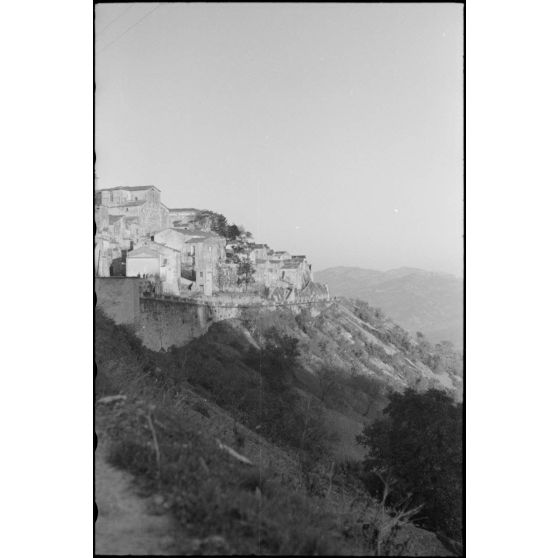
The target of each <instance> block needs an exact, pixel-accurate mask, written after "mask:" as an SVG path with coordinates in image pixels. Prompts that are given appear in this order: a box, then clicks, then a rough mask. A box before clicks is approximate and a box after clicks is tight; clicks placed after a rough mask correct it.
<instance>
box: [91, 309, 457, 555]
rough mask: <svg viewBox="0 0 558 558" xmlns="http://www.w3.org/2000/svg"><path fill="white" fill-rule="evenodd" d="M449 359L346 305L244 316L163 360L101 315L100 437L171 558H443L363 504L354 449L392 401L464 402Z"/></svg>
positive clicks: (439, 549)
mask: <svg viewBox="0 0 558 558" xmlns="http://www.w3.org/2000/svg"><path fill="white" fill-rule="evenodd" d="M446 351H447V348H446ZM442 357H443V358H442ZM454 357H455V355H454V356H453V357H452V355H451V354H450V353H449V352H446V353H445V354H444V355H440V354H438V353H437V352H436V350H435V349H434V348H433V347H432V346H430V345H429V344H428V343H426V342H425V341H422V342H421V343H418V342H417V341H414V340H413V339H412V338H411V337H410V336H409V334H408V333H406V332H405V331H403V330H402V329H401V328H399V327H398V326H396V325H395V324H393V323H392V322H390V321H389V320H387V319H386V318H384V317H382V316H380V315H377V314H376V313H375V311H374V309H372V308H370V307H369V306H367V305H365V304H362V303H355V302H353V301H350V300H339V301H337V302H334V303H329V304H327V303H324V304H321V305H315V307H313V310H312V311H308V310H306V311H303V312H301V313H299V314H294V313H292V312H290V311H287V310H284V311H283V310H281V311H274V312H262V311H259V312H255V311H248V310H247V311H246V312H245V313H244V315H243V316H242V318H241V319H235V320H225V321H221V322H217V323H215V324H213V325H212V326H211V327H210V328H209V330H208V332H207V333H206V334H205V335H203V336H201V337H199V338H197V339H194V340H193V341H191V342H190V343H189V344H188V345H186V346H184V347H175V348H172V349H171V350H169V351H166V352H153V351H150V350H148V349H146V348H145V347H143V346H142V345H141V343H140V341H139V339H138V338H137V337H135V335H134V333H133V331H132V330H131V329H130V328H128V327H123V326H116V325H115V324H114V323H113V322H111V321H110V320H109V319H107V318H106V317H105V316H104V315H103V314H102V313H100V312H97V315H96V357H95V358H96V364H97V371H98V376H97V380H96V397H97V401H98V404H97V405H96V430H97V433H98V435H99V438H100V439H101V441H102V442H103V443H105V444H106V447H108V450H107V455H108V457H107V459H108V461H109V463H110V464H111V465H112V466H116V467H118V468H121V469H124V470H126V471H128V472H130V473H132V474H133V475H134V477H135V478H136V479H137V481H138V483H139V485H138V486H140V487H141V489H142V491H143V493H144V494H148V495H149V494H151V495H152V497H153V498H155V499H156V500H157V501H158V502H159V504H158V505H159V507H161V506H162V508H163V510H164V511H165V513H169V514H171V517H172V518H173V527H172V533H171V535H170V536H171V538H172V541H173V544H174V545H175V546H176V548H177V549H178V551H179V552H181V553H190V554H191V553H201V554H212V553H213V554H214V553H224V554H231V553H232V554H234V553H247V554H251V553H257V554H260V553H269V554H290V553H293V554H353V555H355V554H356V555H362V554H367V555H370V554H372V555H374V554H382V555H410V556H424V555H439V556H442V555H449V554H450V552H449V551H448V550H446V548H444V546H443V545H442V544H441V543H440V541H439V540H438V538H437V537H436V536H435V535H434V534H432V533H430V532H428V531H426V530H423V529H420V528H419V526H417V525H413V524H412V523H411V522H409V520H408V519H406V518H405V517H404V516H401V515H400V514H398V512H397V510H395V509H392V508H389V507H386V506H385V505H383V504H381V503H380V502H379V501H377V500H375V499H374V498H372V497H371V496H370V495H369V494H368V493H367V490H366V488H365V487H364V485H363V481H362V479H361V478H360V476H359V475H360V473H359V472H358V471H359V470H360V466H359V465H358V464H359V463H360V461H361V460H362V457H363V451H362V448H361V447H360V446H358V444H357V443H356V441H355V436H356V435H357V434H359V433H360V432H361V431H362V428H363V426H364V425H365V424H366V423H368V422H370V421H372V420H374V419H375V418H377V417H379V416H380V415H381V412H382V409H383V408H384V407H385V405H386V401H387V396H388V394H389V393H390V392H391V391H392V390H397V391H401V390H402V389H403V388H405V387H409V386H411V387H414V388H416V389H419V390H423V389H426V388H428V387H432V386H436V387H438V388H439V389H442V390H445V391H447V392H449V393H451V394H453V395H454V396H455V397H456V398H457V399H459V398H460V391H461V377H460V375H461V370H460V368H459V364H458V363H459V361H458V359H457V358H454ZM115 394H118V395H122V396H123V398H121V399H120V400H119V401H117V402H115V403H110V404H107V403H103V401H104V399H103V398H104V397H106V396H112V395H115ZM109 401H110V400H109ZM418 525H420V521H419V522H418Z"/></svg>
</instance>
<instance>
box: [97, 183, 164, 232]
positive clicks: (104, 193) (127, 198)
mask: <svg viewBox="0 0 558 558" xmlns="http://www.w3.org/2000/svg"><path fill="white" fill-rule="evenodd" d="M95 208H96V214H97V213H99V216H100V218H101V217H102V215H103V213H104V212H105V210H104V209H101V208H106V212H107V213H108V215H109V216H110V215H113V216H119V215H122V216H125V217H137V218H138V224H139V227H140V230H141V234H150V233H152V232H154V231H158V230H161V229H164V228H165V227H168V225H169V209H168V207H166V206H165V205H164V204H163V203H161V191H160V190H159V189H158V188H156V187H155V186H117V187H115V188H107V189H105V190H98V191H97V192H95Z"/></svg>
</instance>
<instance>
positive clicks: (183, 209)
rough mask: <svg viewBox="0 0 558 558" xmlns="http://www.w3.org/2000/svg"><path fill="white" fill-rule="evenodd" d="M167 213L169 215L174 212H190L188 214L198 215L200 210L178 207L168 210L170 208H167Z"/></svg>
mask: <svg viewBox="0 0 558 558" xmlns="http://www.w3.org/2000/svg"><path fill="white" fill-rule="evenodd" d="M169 211H170V212H171V213H175V212H176V213H178V212H180V213H183V212H184V211H190V212H192V213H193V212H196V213H198V212H199V211H200V210H199V209H195V208H194V207H178V208H170V207H169Z"/></svg>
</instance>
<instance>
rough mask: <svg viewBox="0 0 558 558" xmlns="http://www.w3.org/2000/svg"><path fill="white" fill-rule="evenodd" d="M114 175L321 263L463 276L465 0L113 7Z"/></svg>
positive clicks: (101, 68)
mask: <svg viewBox="0 0 558 558" xmlns="http://www.w3.org/2000/svg"><path fill="white" fill-rule="evenodd" d="M95 25H96V39H95V40H96V64H95V84H96V95H95V119H96V120H95V152H96V173H97V176H98V187H99V188H109V187H113V186H120V185H147V184H153V185H155V186H157V187H158V188H159V189H160V190H161V191H162V194H161V196H162V201H163V203H165V204H166V205H167V206H168V207H170V208H173V207H196V208H200V209H211V210H213V211H217V212H219V213H223V214H224V215H225V216H226V217H227V218H228V220H229V222H231V223H236V224H239V225H244V226H245V227H246V228H247V229H248V230H250V231H251V232H252V233H253V234H254V236H255V238H256V240H257V241H258V242H265V243H267V244H268V245H269V246H270V247H271V248H273V249H275V250H287V251H288V252H290V253H292V254H306V255H307V256H308V259H309V260H310V262H311V263H312V264H313V269H314V270H319V269H325V268H327V267H334V266H356V267H363V268H368V269H377V270H387V269H393V268H397V267H403V266H405V267H406V266H410V267H419V268H422V269H426V270H431V271H441V272H447V273H452V274H454V275H458V276H462V274H463V269H462V268H463V193H464V186H463V184H464V178H463V172H464V171H463V169H464V165H463V13H462V6H461V5H460V4H450V3H447V4H242V3H238V4H230V3H223V4H202V3H200V4H197V3H195V4H156V3H152V4H151V3H149V4H105V5H103V4H101V5H96V7H95Z"/></svg>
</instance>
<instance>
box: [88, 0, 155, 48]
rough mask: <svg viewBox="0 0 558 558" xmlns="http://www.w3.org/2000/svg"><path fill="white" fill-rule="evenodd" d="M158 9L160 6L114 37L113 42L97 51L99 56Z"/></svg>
mask: <svg viewBox="0 0 558 558" xmlns="http://www.w3.org/2000/svg"><path fill="white" fill-rule="evenodd" d="M160 7H161V4H157V5H156V6H155V7H154V8H153V9H152V10H150V11H149V12H147V13H146V14H145V15H144V16H143V17H142V18H140V19H139V20H138V21H136V23H134V24H133V25H130V27H128V28H127V29H126V31H124V33H121V34H120V35H118V37H116V39H114V40H113V41H111V42H110V43H108V44H107V45H105V46H104V48H102V49H101V50H100V51H99V54H101V52H103V51H105V50H107V48H109V47H110V46H111V45H113V44H114V43H116V42H117V41H119V40H120V39H121V38H122V37H123V36H124V35H126V33H128V31H131V30H132V29H133V28H134V27H136V25H139V24H140V23H141V22H142V21H143V20H144V19H145V18H146V17H148V16H150V15H151V14H152V13H153V12H154V11H155V10H158V9H159V8H160Z"/></svg>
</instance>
